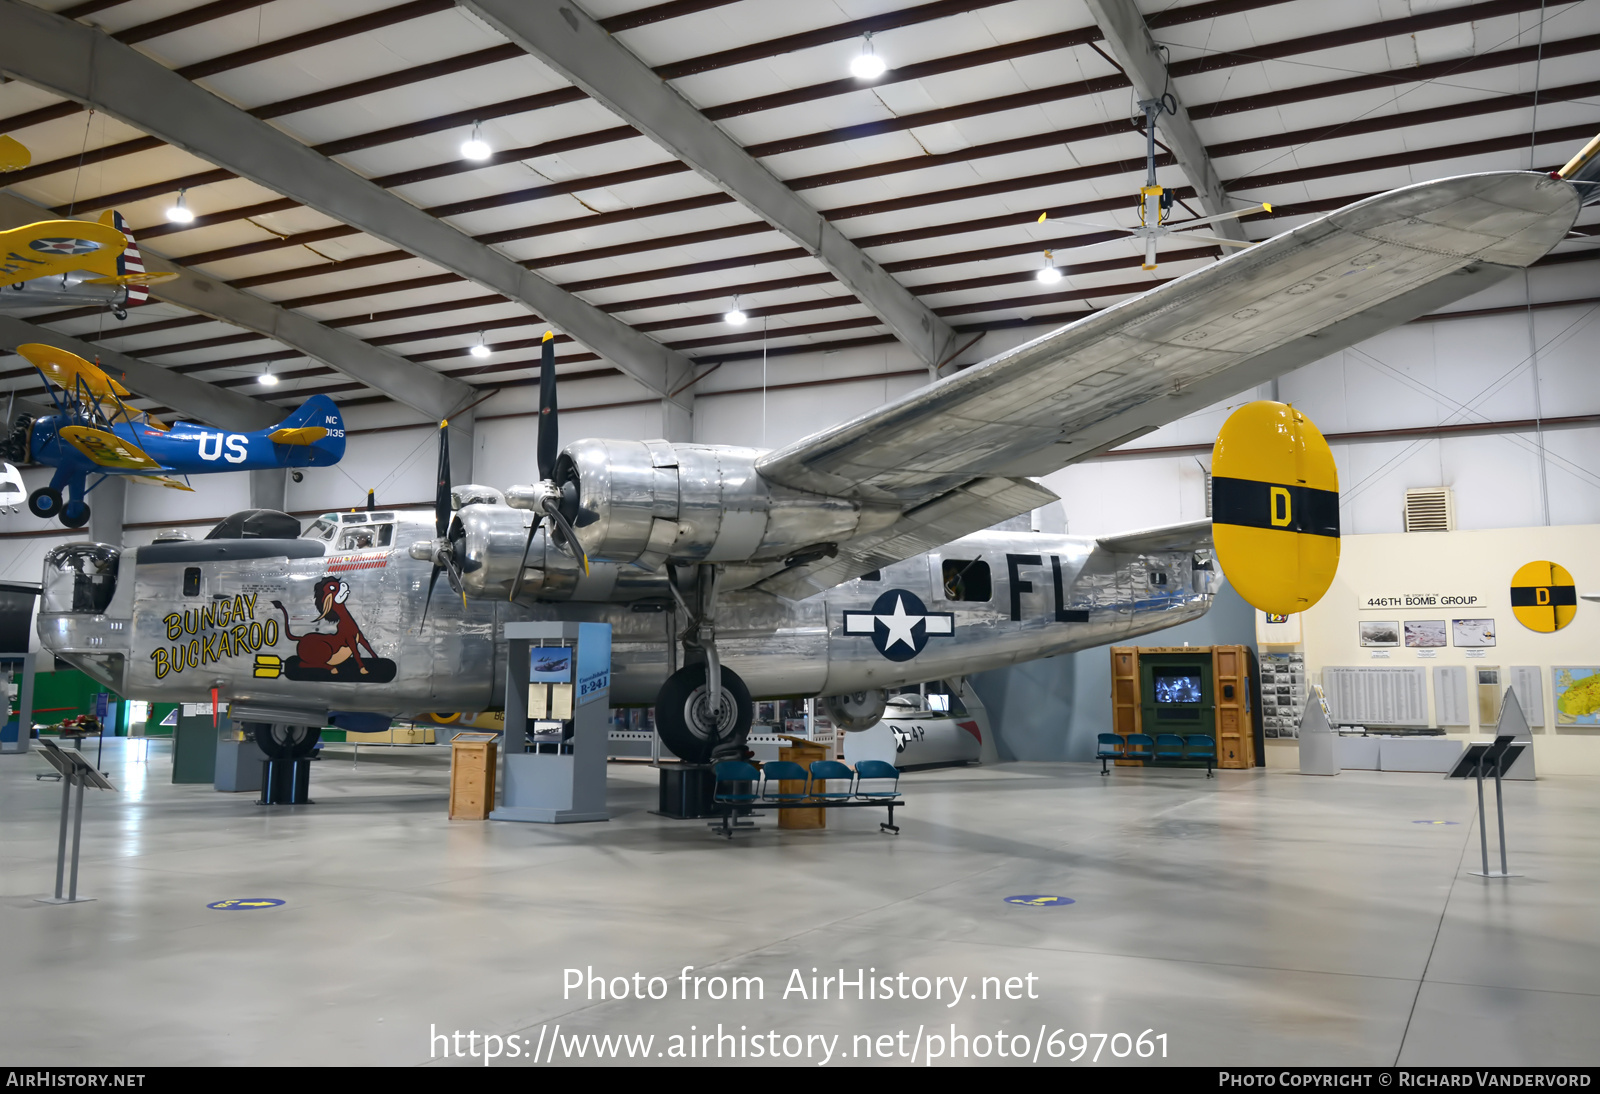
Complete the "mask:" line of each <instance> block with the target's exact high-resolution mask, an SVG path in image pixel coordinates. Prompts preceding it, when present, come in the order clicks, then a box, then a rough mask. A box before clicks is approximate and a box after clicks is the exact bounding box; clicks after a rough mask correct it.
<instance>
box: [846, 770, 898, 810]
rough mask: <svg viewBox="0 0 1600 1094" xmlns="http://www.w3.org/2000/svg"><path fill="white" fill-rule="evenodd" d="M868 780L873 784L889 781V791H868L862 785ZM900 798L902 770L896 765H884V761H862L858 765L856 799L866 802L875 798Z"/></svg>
mask: <svg viewBox="0 0 1600 1094" xmlns="http://www.w3.org/2000/svg"><path fill="white" fill-rule="evenodd" d="M868 779H871V780H872V781H873V782H879V781H881V780H884V779H887V780H889V789H887V790H866V789H863V788H862V784H863V783H865V782H866V781H867V780H868ZM899 796H900V769H899V768H897V767H895V766H894V764H889V763H884V762H883V761H882V760H862V761H861V762H860V763H858V764H856V797H857V798H859V799H862V800H864V801H871V800H873V799H875V798H877V799H883V798H898V797H899Z"/></svg>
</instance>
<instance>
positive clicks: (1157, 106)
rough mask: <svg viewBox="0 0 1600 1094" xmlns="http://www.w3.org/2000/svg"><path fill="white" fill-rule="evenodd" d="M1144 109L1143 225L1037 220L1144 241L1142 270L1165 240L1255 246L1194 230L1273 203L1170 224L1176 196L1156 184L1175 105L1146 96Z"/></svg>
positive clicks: (1151, 264)
mask: <svg viewBox="0 0 1600 1094" xmlns="http://www.w3.org/2000/svg"><path fill="white" fill-rule="evenodd" d="M1169 97H1170V96H1169ZM1139 105H1140V107H1142V108H1143V109H1144V117H1145V137H1146V140H1145V176H1144V185H1143V186H1142V187H1140V188H1139V226H1138V227H1137V228H1124V227H1122V226H1121V225H1117V224H1096V223H1095V222H1093V221H1090V220H1070V219H1068V218H1066V217H1053V216H1051V215H1050V214H1049V212H1048V211H1046V212H1043V213H1040V214H1039V219H1038V221H1037V223H1039V224H1043V223H1045V222H1046V221H1049V222H1050V223H1052V224H1070V225H1072V226H1073V227H1075V228H1093V229H1095V230H1096V231H1101V232H1125V233H1127V234H1128V235H1130V236H1132V237H1134V238H1135V239H1142V240H1144V265H1143V266H1142V267H1141V269H1145V270H1153V269H1155V268H1156V265H1157V263H1156V250H1157V245H1158V244H1159V243H1160V241H1161V240H1163V239H1169V240H1172V241H1173V242H1175V243H1210V244H1214V245H1216V246H1219V247H1236V248H1240V249H1243V248H1245V247H1253V246H1255V244H1253V243H1250V242H1249V241H1247V240H1238V239H1229V238H1227V237H1226V236H1215V235H1211V234H1210V233H1208V232H1196V231H1194V230H1193V229H1195V228H1199V227H1203V226H1204V225H1207V224H1215V223H1217V222H1218V221H1221V220H1236V219H1238V218H1239V217H1244V216H1249V215H1250V214H1251V213H1260V212H1267V213H1270V212H1272V206H1271V205H1269V204H1267V203H1266V202H1262V203H1261V204H1260V205H1252V206H1250V207H1249V208H1247V209H1235V210H1234V211H1232V212H1230V213H1218V214H1216V215H1215V216H1209V217H1197V218H1195V219H1193V220H1185V221H1180V222H1179V223H1177V224H1171V225H1169V224H1168V223H1167V216H1168V214H1170V213H1171V212H1172V206H1173V200H1172V195H1171V194H1170V193H1168V192H1167V191H1166V190H1165V189H1164V188H1163V187H1161V186H1160V185H1158V184H1157V183H1156V118H1158V117H1160V116H1161V114H1162V113H1163V112H1166V113H1170V112H1171V110H1172V107H1170V106H1169V105H1168V104H1167V101H1166V99H1145V100H1143V101H1141V102H1140V103H1139ZM1101 242H1102V243H1112V242H1115V240H1109V239H1107V240H1102V241H1101ZM1088 246H1090V247H1098V246H1100V243H1090V244H1088ZM1045 257H1046V258H1049V257H1051V255H1050V252H1049V251H1046V252H1045Z"/></svg>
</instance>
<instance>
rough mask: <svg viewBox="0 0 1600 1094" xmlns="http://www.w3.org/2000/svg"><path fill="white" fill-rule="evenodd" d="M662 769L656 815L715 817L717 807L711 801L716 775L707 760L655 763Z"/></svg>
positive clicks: (681, 818) (680, 817)
mask: <svg viewBox="0 0 1600 1094" xmlns="http://www.w3.org/2000/svg"><path fill="white" fill-rule="evenodd" d="M655 767H656V768H657V770H659V771H660V772H661V798H660V806H659V808H658V809H657V810H656V811H655V812H656V813H657V815H658V816H662V817H672V818H674V819H677V820H692V819H695V818H698V817H715V816H717V815H718V813H719V812H720V810H718V809H717V807H716V806H715V805H714V804H713V803H712V801H711V794H712V791H714V790H715V789H716V786H717V777H716V773H715V771H714V770H713V768H712V766H711V765H710V764H657V765H655Z"/></svg>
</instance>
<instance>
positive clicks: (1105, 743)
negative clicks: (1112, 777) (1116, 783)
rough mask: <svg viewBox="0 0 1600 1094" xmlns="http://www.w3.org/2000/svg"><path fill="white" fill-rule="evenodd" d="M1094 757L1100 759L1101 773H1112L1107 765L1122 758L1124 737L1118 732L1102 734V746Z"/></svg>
mask: <svg viewBox="0 0 1600 1094" xmlns="http://www.w3.org/2000/svg"><path fill="white" fill-rule="evenodd" d="M1094 758H1095V759H1097V760H1099V761H1100V774H1102V775H1109V774H1111V769H1110V768H1109V767H1107V766H1106V765H1107V764H1109V763H1110V762H1111V761H1112V760H1120V759H1122V737H1121V736H1120V735H1118V734H1116V733H1102V734H1100V746H1099V749H1098V750H1097V751H1096V752H1095V754H1094Z"/></svg>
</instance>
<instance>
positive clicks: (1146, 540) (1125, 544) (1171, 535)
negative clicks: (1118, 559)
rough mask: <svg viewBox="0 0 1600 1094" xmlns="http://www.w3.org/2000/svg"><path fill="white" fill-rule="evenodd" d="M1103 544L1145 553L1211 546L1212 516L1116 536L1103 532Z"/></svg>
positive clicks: (1126, 551) (1121, 550)
mask: <svg viewBox="0 0 1600 1094" xmlns="http://www.w3.org/2000/svg"><path fill="white" fill-rule="evenodd" d="M1095 542H1096V543H1097V544H1098V545H1099V546H1100V547H1102V548H1103V549H1105V550H1107V551H1111V552H1113V553H1115V554H1119V555H1144V554H1149V553H1151V552H1153V551H1178V550H1183V549H1185V548H1187V549H1189V550H1194V551H1198V550H1200V549H1202V548H1205V547H1210V546H1211V518H1210V517H1206V518H1204V519H1203V520H1191V521H1186V522H1184V523H1183V524H1166V525H1163V526H1161V527H1160V528H1141V529H1139V530H1138V531H1134V532H1122V533H1120V534H1118V535H1114V536H1101V537H1100V538H1099V539H1098V540H1096V541H1095Z"/></svg>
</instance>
